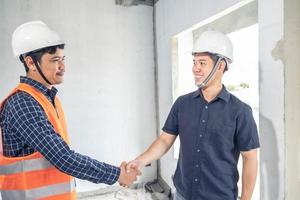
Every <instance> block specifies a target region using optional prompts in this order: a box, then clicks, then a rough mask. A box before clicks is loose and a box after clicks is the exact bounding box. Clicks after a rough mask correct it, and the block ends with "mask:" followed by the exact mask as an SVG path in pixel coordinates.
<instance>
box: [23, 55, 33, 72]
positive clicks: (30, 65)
mask: <svg viewBox="0 0 300 200" xmlns="http://www.w3.org/2000/svg"><path fill="white" fill-rule="evenodd" d="M24 62H25V63H26V65H27V67H28V68H29V70H31V71H36V66H35V64H34V62H33V59H32V58H31V57H30V56H26V57H25V59H24Z"/></svg>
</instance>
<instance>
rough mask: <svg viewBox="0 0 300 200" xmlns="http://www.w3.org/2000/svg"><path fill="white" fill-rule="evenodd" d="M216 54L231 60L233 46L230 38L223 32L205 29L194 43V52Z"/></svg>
mask: <svg viewBox="0 0 300 200" xmlns="http://www.w3.org/2000/svg"><path fill="white" fill-rule="evenodd" d="M204 52H208V53H212V54H218V55H220V56H223V57H225V58H227V59H228V62H229V63H231V62H232V61H233V46H232V42H231V40H230V39H229V38H228V37H227V36H226V35H225V34H223V33H221V32H218V31H205V32H203V33H202V34H201V35H200V37H199V38H198V39H197V40H196V42H195V43H194V48H193V54H194V53H204Z"/></svg>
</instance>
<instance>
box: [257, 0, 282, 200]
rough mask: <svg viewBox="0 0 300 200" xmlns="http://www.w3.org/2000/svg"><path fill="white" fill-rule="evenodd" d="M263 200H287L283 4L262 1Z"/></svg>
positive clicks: (260, 16) (276, 1) (259, 4)
mask: <svg viewBox="0 0 300 200" xmlns="http://www.w3.org/2000/svg"><path fill="white" fill-rule="evenodd" d="M258 25H259V65H260V71H259V74H260V83H259V90H260V92H259V108H260V116H259V121H260V142H261V150H260V161H261V162H260V168H261V171H260V172H261V176H260V178H261V179H260V181H261V199H264V200H279V199H280V200H281V199H284V197H285V196H284V195H285V194H284V187H285V177H284V173H285V165H284V164H285V157H284V152H285V138H284V64H283V62H282V61H281V60H280V59H279V57H281V56H282V51H281V48H280V41H281V40H282V37H283V28H284V21H283V0H265V1H258Z"/></svg>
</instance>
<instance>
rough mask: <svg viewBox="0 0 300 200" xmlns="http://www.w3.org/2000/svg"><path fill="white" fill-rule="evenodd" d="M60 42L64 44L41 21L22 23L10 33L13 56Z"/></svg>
mask: <svg viewBox="0 0 300 200" xmlns="http://www.w3.org/2000/svg"><path fill="white" fill-rule="evenodd" d="M60 44H64V41H62V40H61V38H60V37H59V35H58V34H57V33H56V32H54V31H53V30H51V29H50V28H49V27H48V26H47V25H46V24H45V23H43V22H41V21H30V22H27V23H24V24H22V25H20V26H19V27H18V28H16V30H15V31H14V33H13V35H12V49H13V53H14V55H15V56H20V55H22V54H24V53H28V52H31V51H34V50H38V49H41V48H45V47H50V46H56V45H60Z"/></svg>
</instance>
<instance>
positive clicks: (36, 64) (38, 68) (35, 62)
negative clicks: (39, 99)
mask: <svg viewBox="0 0 300 200" xmlns="http://www.w3.org/2000/svg"><path fill="white" fill-rule="evenodd" d="M31 58H32V60H33V62H34V64H35V66H36V68H37V70H38V72H39V73H40V75H41V76H42V78H43V79H44V81H46V82H47V83H48V84H49V85H52V84H51V83H50V81H48V79H47V78H46V77H45V75H44V73H43V72H42V70H41V68H40V65H39V63H38V62H37V61H36V59H35V58H33V57H32V56H31Z"/></svg>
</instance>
